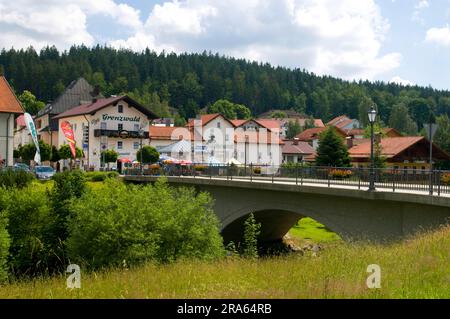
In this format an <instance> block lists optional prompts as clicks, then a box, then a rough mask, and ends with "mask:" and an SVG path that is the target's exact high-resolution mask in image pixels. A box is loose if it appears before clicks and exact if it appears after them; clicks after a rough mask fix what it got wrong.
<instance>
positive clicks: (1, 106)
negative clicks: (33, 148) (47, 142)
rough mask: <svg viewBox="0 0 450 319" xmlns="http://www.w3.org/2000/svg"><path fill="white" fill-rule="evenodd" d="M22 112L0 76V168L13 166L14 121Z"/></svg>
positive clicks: (14, 96) (17, 101)
mask: <svg viewBox="0 0 450 319" xmlns="http://www.w3.org/2000/svg"><path fill="white" fill-rule="evenodd" d="M23 113H24V110H23V108H22V105H21V104H20V102H19V100H18V99H17V97H16V95H15V94H14V91H13V90H12V89H11V87H10V86H9V83H8V81H6V79H5V77H4V76H0V167H1V166H3V165H5V166H12V165H13V164H14V156H13V152H14V120H15V117H17V116H19V115H20V114H23Z"/></svg>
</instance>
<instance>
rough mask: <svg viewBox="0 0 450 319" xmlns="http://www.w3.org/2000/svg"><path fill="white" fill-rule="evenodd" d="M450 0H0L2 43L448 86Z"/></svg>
mask: <svg viewBox="0 0 450 319" xmlns="http://www.w3.org/2000/svg"><path fill="white" fill-rule="evenodd" d="M449 24H450V0H339V1H336V0H245V1H242V0H227V1H221V0H178V1H177V0H152V1H144V0H96V1H90V0H64V1H60V0H46V1H33V0H15V1H9V0H0V29H1V30H2V36H1V37H0V47H6V48H10V47H15V48H22V47H28V46H30V45H33V46H34V47H35V48H36V49H40V48H41V47H43V46H45V45H56V46H57V47H58V48H60V49H67V48H68V47H70V45H72V44H81V43H84V44H86V45H94V44H96V43H100V44H107V45H111V46H114V47H118V48H130V49H132V50H136V51H140V50H143V49H144V48H145V47H149V48H151V49H153V50H156V51H161V50H166V51H175V52H185V51H188V52H202V51H204V50H208V51H213V52H219V53H221V54H225V55H229V56H235V57H243V58H247V59H250V60H258V61H263V62H270V63H272V64H274V65H282V66H287V67H291V68H295V67H299V68H305V69H307V70H310V71H312V72H315V73H317V74H327V75H333V76H337V77H341V78H344V79H369V80H383V81H392V82H401V83H405V84H406V83H414V84H418V85H423V86H427V85H431V86H433V87H435V88H438V89H450V58H449V57H450V27H449Z"/></svg>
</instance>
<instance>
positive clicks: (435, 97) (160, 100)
mask: <svg viewBox="0 0 450 319" xmlns="http://www.w3.org/2000/svg"><path fill="white" fill-rule="evenodd" d="M299 64H301V61H299ZM0 73H4V74H5V75H6V76H7V78H8V80H9V81H10V83H11V84H12V86H13V87H14V89H15V90H16V92H18V93H19V94H20V93H22V92H23V91H25V90H27V91H30V92H32V93H33V94H34V95H35V96H36V97H37V99H38V100H41V101H44V102H46V103H48V102H49V101H52V100H53V99H55V98H56V97H57V96H58V95H59V94H60V93H61V92H62V91H63V90H64V88H65V87H66V86H67V85H68V84H69V83H70V82H71V81H73V80H74V79H76V78H78V77H80V76H82V77H85V78H86V79H87V80H88V81H89V82H90V83H91V84H92V85H96V86H98V87H99V88H100V90H101V92H102V93H103V94H104V95H106V96H109V95H113V94H121V93H127V94H129V95H130V96H131V97H133V98H135V99H137V100H138V101H139V102H141V103H143V104H144V105H146V106H148V107H149V108H151V109H152V110H153V111H154V112H155V113H157V114H158V115H159V116H175V117H176V119H177V121H178V123H183V121H184V120H187V119H188V118H192V117H195V116H196V115H197V114H199V113H201V112H208V110H212V109H221V108H222V106H224V103H221V104H222V105H219V106H218V107H213V106H214V104H215V103H216V102H217V101H219V100H226V101H229V102H231V103H232V104H234V105H237V106H238V107H236V108H235V110H233V111H232V112H231V113H234V114H237V116H238V117H239V116H240V117H248V116H249V114H248V113H247V111H246V109H245V108H248V109H249V110H250V112H251V115H250V116H258V115H259V114H261V113H263V112H266V111H268V110H271V109H280V110H288V109H293V110H295V111H297V112H299V113H302V114H305V115H306V116H312V117H315V118H321V119H323V120H324V121H325V122H326V121H328V120H330V119H332V118H333V117H336V116H339V115H342V114H346V115H348V116H349V117H351V118H355V119H359V120H360V121H361V123H362V124H363V126H365V125H366V124H367V109H368V108H369V106H371V105H374V104H376V105H377V108H378V112H379V115H380V120H381V121H382V122H383V123H384V124H385V125H389V126H391V127H394V128H396V129H398V130H399V131H401V132H403V133H407V134H417V133H418V132H420V131H421V129H422V128H423V124H424V123H425V122H427V121H428V120H429V118H430V116H431V114H433V115H435V116H442V115H447V116H450V91H448V90H446V91H444V90H436V89H433V88H432V87H419V86H403V85H399V84H394V83H384V82H379V81H377V82H369V81H359V82H355V81H354V82H349V81H344V80H341V79H338V78H334V77H331V76H318V75H316V74H314V73H312V72H308V71H306V70H304V69H289V68H285V67H274V66H271V65H270V64H267V63H265V64H264V63H258V62H251V61H248V60H245V59H236V58H231V57H225V56H221V55H219V54H212V53H210V52H203V53H183V54H175V53H167V52H162V53H156V52H154V51H151V50H149V49H147V50H145V51H142V52H133V51H130V50H124V49H121V50H117V49H114V48H110V47H105V46H99V45H98V46H95V47H91V48H89V47H86V46H73V47H71V48H70V49H69V50H66V51H63V52H60V51H58V50H57V49H56V48H55V47H45V48H43V49H42V50H40V51H39V52H36V50H34V49H33V48H32V47H29V48H28V49H20V50H15V49H9V50H6V49H3V50H2V51H1V52H0ZM241 106H242V107H241ZM243 107H245V108H243Z"/></svg>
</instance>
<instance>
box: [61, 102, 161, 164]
mask: <svg viewBox="0 0 450 319" xmlns="http://www.w3.org/2000/svg"><path fill="white" fill-rule="evenodd" d="M154 118H156V115H155V114H153V113H152V112H151V111H149V110H148V109H147V108H145V107H143V106H141V105H140V104H139V103H137V102H136V101H134V100H133V99H131V98H129V97H128V96H119V97H111V98H107V99H98V100H96V99H94V100H93V101H91V103H89V104H83V105H80V106H77V107H75V108H73V109H70V110H69V111H67V112H64V113H61V114H59V115H57V116H56V117H55V119H57V120H58V127H61V123H62V122H63V121H67V122H69V123H70V124H71V126H72V129H73V132H74V136H75V142H76V145H77V147H79V148H80V149H82V150H83V153H84V157H83V159H82V162H81V165H83V166H84V167H85V168H89V169H91V170H92V169H94V170H98V169H100V168H101V167H103V166H104V163H103V160H102V156H101V155H102V152H103V151H106V150H115V151H116V152H117V153H119V160H127V161H128V160H129V161H134V160H136V159H137V158H136V153H137V152H138V150H139V149H140V147H141V145H143V146H145V145H149V127H150V122H151V121H152V120H153V119H154ZM64 144H67V141H66V139H65V137H64V134H59V135H58V147H61V146H62V145H64ZM113 167H114V165H113Z"/></svg>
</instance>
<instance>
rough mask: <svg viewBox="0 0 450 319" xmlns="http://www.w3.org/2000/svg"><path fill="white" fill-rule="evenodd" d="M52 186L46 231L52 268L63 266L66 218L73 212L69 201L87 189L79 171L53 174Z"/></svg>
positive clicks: (78, 196)
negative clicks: (49, 217)
mask: <svg viewBox="0 0 450 319" xmlns="http://www.w3.org/2000/svg"><path fill="white" fill-rule="evenodd" d="M53 180H54V181H55V184H54V187H53V189H52V191H51V193H50V194H49V197H50V202H51V223H50V224H49V226H48V229H47V231H46V235H47V236H46V242H47V243H48V246H49V254H50V256H52V257H53V258H52V260H51V261H49V263H50V264H51V268H52V269H55V270H56V269H59V268H61V267H64V266H65V263H66V261H65V248H64V241H65V240H66V239H67V235H68V230H67V219H68V218H69V217H70V216H71V214H72V213H73V212H72V211H71V202H72V200H73V199H76V198H80V197H81V196H82V195H83V194H84V193H85V192H86V190H87V187H86V179H85V177H84V174H83V173H82V172H81V171H78V170H75V171H71V172H68V171H66V172H64V173H59V174H56V175H55V176H53Z"/></svg>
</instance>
